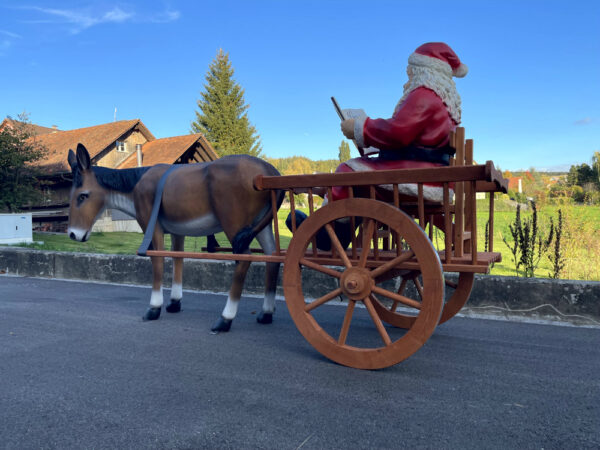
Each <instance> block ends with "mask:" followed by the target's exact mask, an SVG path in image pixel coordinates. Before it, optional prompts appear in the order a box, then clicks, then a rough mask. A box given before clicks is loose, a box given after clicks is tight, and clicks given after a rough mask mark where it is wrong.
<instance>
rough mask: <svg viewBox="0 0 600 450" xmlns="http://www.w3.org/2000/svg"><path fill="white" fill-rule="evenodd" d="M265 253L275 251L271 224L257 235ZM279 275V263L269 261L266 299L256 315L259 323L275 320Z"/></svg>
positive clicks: (266, 276)
mask: <svg viewBox="0 0 600 450" xmlns="http://www.w3.org/2000/svg"><path fill="white" fill-rule="evenodd" d="M256 238H257V239H258V242H259V244H260V246H261V247H262V249H263V251H264V252H265V255H271V254H273V252H275V238H274V237H273V230H272V226H271V224H269V225H268V226H266V227H265V228H263V229H262V230H261V231H260V233H258V235H257V236H256ZM278 277H279V263H267V267H266V269H265V299H264V301H263V306H262V311H261V312H260V314H259V315H258V316H257V317H256V321H257V322H258V323H262V324H267V323H271V322H273V313H274V312H275V292H276V290H277V278H278Z"/></svg>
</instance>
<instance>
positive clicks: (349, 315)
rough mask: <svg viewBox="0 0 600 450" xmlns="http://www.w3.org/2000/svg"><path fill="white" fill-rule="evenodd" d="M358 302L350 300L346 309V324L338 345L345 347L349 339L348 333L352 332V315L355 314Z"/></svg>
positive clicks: (341, 331) (343, 326) (343, 325)
mask: <svg viewBox="0 0 600 450" xmlns="http://www.w3.org/2000/svg"><path fill="white" fill-rule="evenodd" d="M355 305H356V302H355V301H354V300H348V307H347V308H346V314H345V315H344V323H343V324H342V329H341V330H340V337H339V338H338V344H340V345H344V344H345V343H346V338H347V337H348V331H349V330H350V322H351V321H352V313H353V312H354V306H355Z"/></svg>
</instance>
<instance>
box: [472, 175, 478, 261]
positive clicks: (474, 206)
mask: <svg viewBox="0 0 600 450" xmlns="http://www.w3.org/2000/svg"><path fill="white" fill-rule="evenodd" d="M476 191H477V190H476V186H475V181H471V223H472V224H473V229H472V230H471V256H472V258H473V260H472V263H473V264H477V197H476V193H477V192H476Z"/></svg>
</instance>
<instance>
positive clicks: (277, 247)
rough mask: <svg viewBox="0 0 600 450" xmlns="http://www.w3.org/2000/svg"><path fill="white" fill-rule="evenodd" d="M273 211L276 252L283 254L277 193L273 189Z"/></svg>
mask: <svg viewBox="0 0 600 450" xmlns="http://www.w3.org/2000/svg"><path fill="white" fill-rule="evenodd" d="M271 211H272V212H273V222H274V223H273V231H274V232H275V254H276V255H278V256H279V255H281V244H280V242H279V219H278V217H277V194H276V193H275V191H274V190H271Z"/></svg>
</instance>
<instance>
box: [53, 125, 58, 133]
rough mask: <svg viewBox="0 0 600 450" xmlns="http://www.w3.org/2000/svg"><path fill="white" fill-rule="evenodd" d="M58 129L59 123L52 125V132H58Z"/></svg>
mask: <svg viewBox="0 0 600 450" xmlns="http://www.w3.org/2000/svg"><path fill="white" fill-rule="evenodd" d="M57 131H58V125H52V132H53V133H56V132H57Z"/></svg>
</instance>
